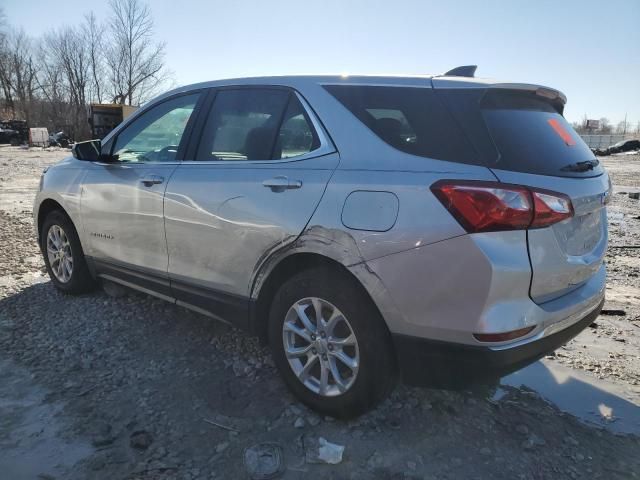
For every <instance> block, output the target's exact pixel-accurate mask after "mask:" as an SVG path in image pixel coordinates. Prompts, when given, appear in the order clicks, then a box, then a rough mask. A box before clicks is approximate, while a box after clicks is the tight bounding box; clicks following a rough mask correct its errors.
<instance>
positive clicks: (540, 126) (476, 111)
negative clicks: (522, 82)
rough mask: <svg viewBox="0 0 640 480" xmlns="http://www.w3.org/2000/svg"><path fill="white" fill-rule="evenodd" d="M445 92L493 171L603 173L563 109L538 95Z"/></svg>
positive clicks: (455, 113)
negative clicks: (494, 169) (563, 112)
mask: <svg viewBox="0 0 640 480" xmlns="http://www.w3.org/2000/svg"><path fill="white" fill-rule="evenodd" d="M442 93H443V95H445V96H446V98H447V101H448V103H449V105H450V106H451V109H452V111H453V113H454V115H455V116H456V118H457V119H458V120H459V121H460V123H461V125H462V126H463V127H464V129H465V132H466V133H467V135H468V136H469V138H470V139H471V141H472V143H473V144H474V145H475V147H476V149H477V150H478V152H479V153H480V156H481V158H482V159H483V161H484V162H485V164H486V165H487V166H488V167H492V168H497V169H502V170H510V171H516V172H525V173H534V174H539V175H554V176H578V177H579V176H593V175H599V174H600V173H601V171H602V170H601V167H600V166H598V165H597V163H596V162H597V160H596V159H595V156H594V155H593V153H592V152H591V150H590V149H589V147H588V146H587V145H586V144H585V143H584V141H582V139H581V138H580V136H579V135H578V134H577V133H576V132H575V131H574V130H573V128H572V127H571V125H569V123H568V122H567V121H566V120H565V119H564V117H563V116H562V114H561V113H560V111H558V109H557V108H558V106H556V105H554V104H552V103H550V101H549V100H547V99H545V98H543V97H540V96H538V95H536V94H535V92H528V91H509V90H487V89H477V90H476V89H474V90H470V91H456V90H450V91H444V92H442ZM590 165H592V166H593V168H591V167H590Z"/></svg>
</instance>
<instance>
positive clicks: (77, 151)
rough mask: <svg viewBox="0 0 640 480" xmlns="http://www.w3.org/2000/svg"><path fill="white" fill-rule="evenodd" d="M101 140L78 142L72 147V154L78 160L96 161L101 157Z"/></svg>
mask: <svg viewBox="0 0 640 480" xmlns="http://www.w3.org/2000/svg"><path fill="white" fill-rule="evenodd" d="M100 149H101V142H100V140H89V141H87V142H78V143H76V144H74V145H73V147H71V155H73V158H77V159H78V160H86V161H88V162H95V161H97V160H99V159H100V157H101V155H100Z"/></svg>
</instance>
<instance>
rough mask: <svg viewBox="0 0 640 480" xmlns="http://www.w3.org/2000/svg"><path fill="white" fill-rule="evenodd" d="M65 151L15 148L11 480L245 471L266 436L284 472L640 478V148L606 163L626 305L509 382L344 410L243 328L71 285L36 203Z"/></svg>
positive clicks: (3, 165)
mask: <svg viewBox="0 0 640 480" xmlns="http://www.w3.org/2000/svg"><path fill="white" fill-rule="evenodd" d="M67 154H68V152H66V151H62V150H49V151H44V150H40V149H31V150H23V149H20V148H14V147H5V146H2V147H0V477H1V478H3V479H7V480H22V479H41V480H51V479H65V480H66V479H70V480H73V479H78V480H80V479H83V480H84V479H110V480H111V479H128V480H134V479H139V480H142V479H144V480H150V479H243V478H250V476H249V474H248V472H247V470H246V468H245V465H244V460H243V459H244V454H245V450H246V449H247V448H250V447H252V446H254V445H256V444H259V443H262V442H273V443H275V444H277V445H278V446H279V447H280V448H281V449H282V454H283V472H282V474H281V478H285V479H299V478H313V479H316V478H318V479H378V478H382V479H388V478H389V479H447V478H449V479H453V478H471V479H475V478H495V479H514V478H515V479H536V480H538V479H556V478H603V479H623V478H638V477H640V455H639V454H640V436H639V435H640V407H639V406H640V357H639V352H640V349H639V347H640V278H639V274H640V248H638V247H640V201H639V200H633V199H631V198H629V196H628V192H630V191H640V156H639V155H636V156H632V155H624V156H622V155H621V156H613V157H608V158H606V159H603V160H604V162H605V164H606V166H607V168H608V170H609V172H610V173H611V175H612V178H613V183H614V187H615V192H616V193H615V194H614V195H613V198H612V203H611V205H610V207H609V217H610V245H611V247H610V249H609V253H608V255H607V259H606V261H607V264H608V269H609V286H608V289H607V303H606V306H605V308H606V309H607V310H609V311H610V312H609V313H619V314H620V315H611V314H608V315H601V316H600V317H599V318H598V319H597V320H596V321H595V322H594V324H593V325H592V326H591V328H588V329H586V330H585V331H584V332H583V333H582V334H580V335H579V336H578V337H577V338H576V339H575V340H573V341H572V342H570V343H569V344H568V345H567V346H565V347H563V348H561V349H559V350H558V351H557V352H555V354H554V355H551V356H549V357H548V358H546V359H544V360H542V361H540V362H537V363H535V364H533V365H532V366H530V367H527V368H526V369H524V370H522V371H520V372H518V373H516V374H513V375H511V376H509V377H507V378H506V379H503V382H502V383H501V385H492V386H491V385H488V386H486V387H479V388H477V389H474V390H472V391H464V392H449V391H439V390H429V389H421V388H409V387H406V386H399V387H398V388H397V389H396V390H395V392H394V394H393V395H392V397H391V398H390V399H389V400H388V401H386V402H384V403H383V404H382V405H381V406H379V407H378V408H377V409H375V410H374V411H372V412H371V413H369V414H367V415H365V416H363V417H361V418H359V419H357V420H355V421H351V422H342V421H336V420H333V419H331V418H321V417H318V416H317V415H315V414H314V413H312V412H310V411H309V410H307V409H306V408H305V407H304V406H302V405H301V404H299V403H298V402H296V400H295V399H294V398H293V397H292V396H291V395H290V394H289V393H288V391H287V390H286V388H285V387H284V385H283V383H282V382H281V381H280V378H279V377H278V375H277V373H276V371H275V369H274V367H273V365H272V362H271V360H270V357H269V352H268V350H267V349H266V348H263V347H260V346H259V345H258V343H257V342H256V341H255V340H254V339H252V338H249V337H247V336H246V335H244V334H243V333H241V332H239V331H236V330H233V329H230V328H229V327H226V326H223V325H221V324H218V323H216V322H213V321H211V320H210V319H208V318H206V317H203V316H200V315H198V314H195V313H191V312H189V311H187V310H184V309H182V308H180V307H176V306H175V305H171V304H168V303H164V302H162V301H160V300H156V299H153V298H151V297H148V296H145V295H142V294H137V293H128V294H127V295H124V296H110V295H107V294H106V293H104V292H102V291H100V292H96V293H93V294H90V295H84V296H79V297H67V296H63V295H61V294H60V293H58V292H57V291H56V290H55V289H54V288H53V286H52V285H51V283H50V281H49V280H48V277H47V276H46V273H45V271H44V266H43V263H42V261H41V259H40V254H39V251H38V248H37V246H36V244H35V241H34V234H33V227H32V218H31V206H32V201H33V196H34V194H35V191H36V189H37V186H38V179H39V174H40V172H41V171H42V169H43V168H44V167H45V166H46V165H49V164H51V163H53V162H55V161H57V160H59V159H61V158H63V157H64V156H65V155H67ZM615 310H620V311H621V312H614V311H615ZM320 437H323V438H325V439H327V440H328V441H330V442H333V443H335V444H339V445H342V446H344V447H345V449H344V455H343V459H342V462H341V463H339V464H337V465H329V464H323V463H314V460H315V456H316V454H317V446H318V439H319V438H320Z"/></svg>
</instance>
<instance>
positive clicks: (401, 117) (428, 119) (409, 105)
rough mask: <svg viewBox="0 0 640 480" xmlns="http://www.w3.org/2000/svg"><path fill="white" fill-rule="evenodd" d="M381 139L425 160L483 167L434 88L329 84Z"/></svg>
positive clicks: (341, 100)
mask: <svg viewBox="0 0 640 480" xmlns="http://www.w3.org/2000/svg"><path fill="white" fill-rule="evenodd" d="M324 88H325V89H326V90H327V91H328V92H329V93H331V94H332V95H333V96H334V97H335V98H336V99H338V100H339V101H340V103H342V104H343V105H344V106H345V107H346V108H347V109H349V111H351V113H353V114H354V115H355V116H356V117H357V118H358V119H359V120H360V121H361V122H362V123H364V124H365V125H366V126H367V127H369V128H370V129H371V130H372V131H373V132H374V133H375V134H376V135H377V136H378V137H380V138H381V139H382V140H384V141H385V142H386V143H388V144H389V145H391V146H392V147H394V148H397V149H398V150H401V151H403V152H406V153H410V154H412V155H418V156H421V157H428V158H435V159H438V160H448V161H453V162H459V163H470V164H476V165H478V164H480V160H479V159H478V156H477V155H476V154H475V152H474V151H473V147H472V146H471V144H470V143H469V142H468V141H467V139H466V138H465V135H464V133H463V132H462V130H461V128H460V126H459V125H458V124H457V123H456V121H455V120H454V118H453V117H452V116H451V114H450V113H449V112H448V110H447V108H446V106H445V105H444V103H443V101H442V99H440V98H439V97H438V96H437V95H436V94H435V92H434V90H433V89H432V88H429V87H425V88H418V87H378V86H362V85H325V87H324Z"/></svg>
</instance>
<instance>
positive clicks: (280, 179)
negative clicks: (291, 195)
mask: <svg viewBox="0 0 640 480" xmlns="http://www.w3.org/2000/svg"><path fill="white" fill-rule="evenodd" d="M262 185H263V186H265V187H267V188H270V189H271V191H273V192H284V191H285V190H293V189H296V188H301V187H302V181H301V180H289V178H288V177H285V176H282V175H279V176H277V177H273V178H270V179H268V180H265V181H264V182H262Z"/></svg>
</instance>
